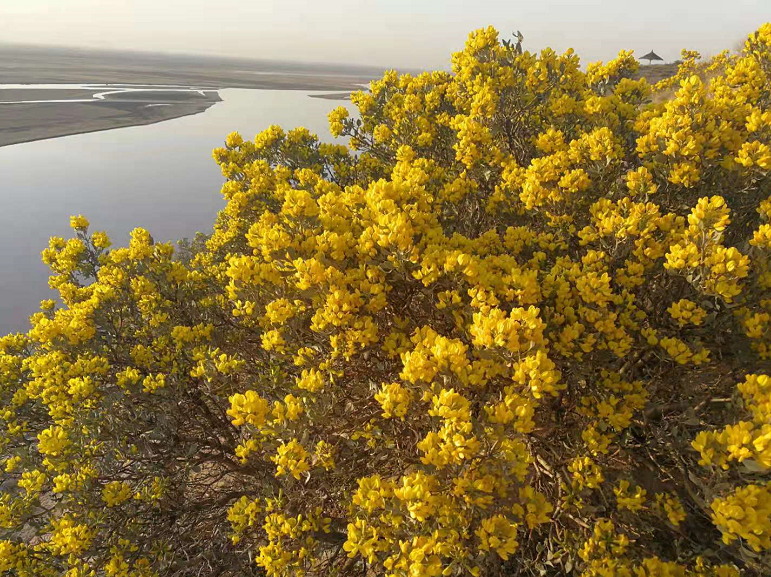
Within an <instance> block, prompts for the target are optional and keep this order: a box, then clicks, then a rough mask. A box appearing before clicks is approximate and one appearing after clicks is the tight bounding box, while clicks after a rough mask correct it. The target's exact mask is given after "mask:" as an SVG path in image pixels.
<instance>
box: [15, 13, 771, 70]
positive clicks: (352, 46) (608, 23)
mask: <svg viewBox="0 0 771 577" xmlns="http://www.w3.org/2000/svg"><path fill="white" fill-rule="evenodd" d="M768 20H771V0H730V1H726V0H641V1H638V2H631V1H628V0H614V1H611V0H506V1H503V0H473V1H464V2H461V1H459V0H377V1H376V0H206V1H201V0H187V1H185V0H0V41H4V42H21V43H32V44H49V45H50V44H54V45H68V46H85V47H98V48H118V49H121V48H129V49H134V50H151V51H173V52H183V53H201V54H218V55H228V56H247V57H254V58H267V59H283V60H304V61H326V62H351V63H359V64H375V65H381V66H393V67H399V66H403V67H416V68H444V67H447V66H448V63H449V54H450V52H452V51H455V50H458V49H459V48H461V47H462V46H463V42H464V40H465V38H466V36H467V34H468V32H469V31H471V30H473V29H475V28H479V27H481V26H486V25H489V24H492V25H493V26H495V27H496V28H498V30H500V31H501V33H502V35H505V36H510V34H511V32H512V31H513V30H517V29H519V30H521V31H522V32H523V34H524V35H525V48H527V49H529V50H535V49H540V48H543V47H545V46H551V47H553V48H555V49H557V50H559V51H562V50H565V49H567V48H569V47H573V48H575V49H576V50H577V51H578V53H579V55H580V56H581V59H582V62H584V63H586V62H590V61H593V60H607V59H608V58H611V57H612V56H613V55H615V54H616V53H617V52H618V51H619V50H620V49H622V48H631V49H634V50H635V52H636V54H637V55H638V56H640V55H642V54H644V53H646V52H648V51H649V50H651V49H653V50H655V51H656V52H657V53H658V54H659V55H660V56H662V57H663V58H664V59H665V60H666V61H671V60H674V59H676V58H677V56H678V54H679V51H680V49H681V48H691V49H696V50H700V51H701V52H702V53H704V54H705V55H706V54H712V53H715V52H719V51H720V50H721V49H723V48H735V47H736V46H737V45H738V44H739V43H740V42H741V40H742V39H743V38H744V37H745V36H746V35H747V33H749V32H751V31H753V30H755V29H756V28H757V27H758V26H759V25H760V24H762V23H763V22H764V21H768Z"/></svg>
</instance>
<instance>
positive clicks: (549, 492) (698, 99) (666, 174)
mask: <svg viewBox="0 0 771 577" xmlns="http://www.w3.org/2000/svg"><path fill="white" fill-rule="evenodd" d="M696 60H697V59H696V55H693V54H690V53H689V55H688V58H687V59H686V60H685V61H684V64H683V67H682V68H681V70H680V73H679V74H678V76H677V77H676V78H675V79H674V80H667V81H665V82H663V83H662V84H661V85H657V86H650V85H649V84H648V83H647V82H646V81H645V80H644V79H639V80H634V79H633V77H634V73H635V72H636V69H637V63H636V61H635V60H634V58H633V57H632V55H631V53H628V52H622V53H621V54H620V55H619V57H618V58H617V59H616V60H614V61H612V62H609V63H607V64H602V63H600V64H591V65H589V66H588V67H587V68H586V71H582V70H581V68H580V67H579V61H578V58H577V57H576V56H575V55H574V54H573V53H572V52H571V51H568V52H566V53H565V54H562V55H558V54H556V53H554V52H553V51H551V50H548V49H547V50H544V51H542V52H541V53H540V54H531V53H528V52H522V51H521V49H520V47H519V45H517V46H512V44H511V43H509V42H503V43H501V42H499V39H498V34H497V32H496V31H495V30H493V29H491V28H489V29H485V30H480V31H477V32H475V33H473V34H471V36H470V37H469V40H468V42H467V44H466V47H465V49H464V50H463V51H461V52H458V53H457V54H455V55H454V56H453V61H452V62H453V69H452V72H451V73H446V72H434V73H424V74H421V75H419V76H410V75H403V76H399V75H397V74H396V73H391V72H389V73H387V74H386V75H385V76H384V77H383V78H382V79H380V80H377V81H374V82H372V84H371V90H370V91H368V92H358V93H355V94H354V95H353V96H352V100H353V103H354V104H355V106H356V107H357V108H358V112H359V117H360V118H359V119H354V118H352V117H351V116H350V115H349V113H348V111H347V110H345V109H344V108H338V109H336V110H334V111H333V112H332V113H331V114H330V124H331V129H332V132H333V134H335V135H337V136H340V135H343V136H346V137H349V138H350V148H352V149H353V150H354V151H356V152H355V153H352V152H351V151H350V149H349V148H347V147H345V146H340V145H333V144H322V143H320V141H319V140H318V138H317V137H316V136H314V135H312V134H310V133H309V132H308V131H307V130H305V129H302V128H299V129H294V130H291V131H289V132H284V131H283V130H281V129H280V128H278V127H271V128H270V129H268V130H266V131H264V132H262V133H261V134H259V135H257V137H256V138H255V140H254V141H244V140H243V139H242V138H241V136H240V135H238V134H235V133H234V134H231V135H230V136H229V137H228V138H227V141H226V146H225V147H223V148H220V149H217V150H215V152H214V157H215V159H216V161H217V162H218V163H219V165H220V166H221V167H222V172H223V175H224V176H225V178H226V182H225V184H224V186H223V189H222V193H223V195H224V197H225V198H226V200H227V206H226V208H225V209H224V210H223V211H222V212H221V213H220V215H219V216H218V218H217V221H216V224H215V227H214V232H213V234H212V235H211V236H210V237H209V238H206V239H205V238H198V239H196V240H195V241H194V242H193V243H192V244H191V245H189V246H187V247H186V249H185V250H184V251H181V252H178V253H176V254H175V251H174V250H173V248H172V247H171V246H170V245H168V244H158V243H154V242H153V239H152V238H151V237H150V235H149V234H148V233H147V232H146V231H144V230H142V229H137V230H135V231H134V232H133V233H132V236H131V241H130V243H129V245H128V247H126V248H115V249H110V244H109V239H107V237H106V235H104V234H103V233H99V232H96V233H93V234H91V233H89V231H88V228H89V223H88V221H87V220H86V219H85V218H83V217H80V216H79V217H75V218H73V220H72V223H71V224H72V227H73V228H74V230H75V233H76V234H75V237H74V238H72V239H70V240H64V239H60V238H53V239H51V243H50V246H49V248H47V249H46V250H45V251H44V252H43V259H44V261H45V262H46V263H47V264H48V265H49V266H50V267H51V270H52V273H53V274H52V276H51V279H50V284H51V286H52V287H53V288H55V289H57V290H58V292H59V294H60V296H61V303H60V306H57V304H56V303H55V302H53V301H49V302H44V303H43V305H42V308H41V311H40V312H38V313H36V314H34V315H33V316H32V319H31V321H32V326H31V329H30V330H29V332H28V333H27V334H15V335H8V336H6V337H4V338H2V339H1V340H0V353H1V354H0V367H1V368H2V370H1V371H0V404H1V405H2V412H0V424H1V425H2V431H3V433H2V440H1V441H0V453H1V454H2V457H3V459H4V460H3V463H2V467H3V469H4V471H5V472H4V474H3V493H2V495H1V496H0V530H2V540H0V571H2V572H3V573H4V574H8V575H18V576H49V575H50V576H54V575H66V576H68V577H86V576H102V575H105V576H109V577H150V576H154V575H158V576H168V575H171V576H183V575H184V576H187V575H230V576H243V575H263V574H266V575H269V576H277V577H278V576H290V575H292V576H294V575H298V576H299V575H309V576H310V575H389V576H395V577H396V576H398V577H402V576H404V577H406V576H410V577H423V576H426V577H431V576H438V575H444V576H453V575H454V576H460V575H475V576H479V575H558V574H567V573H573V574H581V575H585V576H587V577H589V576H610V575H614V576H615V575H618V576H630V577H632V576H634V577H645V576H654V575H656V576H659V575H662V576H663V575H672V576H700V577H705V576H719V577H730V576H736V575H739V574H740V573H741V572H743V573H744V574H747V575H767V574H768V571H769V561H770V557H769V549H771V372H770V370H771V366H769V358H770V357H771V253H769V250H770V249H771V222H769V219H770V218H771V94H770V91H771V24H766V25H764V26H763V27H761V28H760V29H759V30H758V32H756V33H754V34H753V35H751V36H750V38H749V39H748V41H747V43H746V46H745V48H744V51H743V52H742V53H740V54H737V55H734V56H730V55H727V54H723V55H721V56H720V57H719V59H717V60H715V61H712V62H711V63H708V64H707V65H700V64H698V63H697V62H696ZM707 72H709V74H707ZM707 78H709V79H707ZM673 86H674V87H675V90H674V92H673V94H672V96H671V97H670V98H653V97H654V96H656V95H657V93H658V94H659V95H660V94H661V91H663V90H670V89H671V88H672V87H673Z"/></svg>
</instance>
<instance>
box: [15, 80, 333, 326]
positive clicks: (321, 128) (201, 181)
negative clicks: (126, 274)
mask: <svg viewBox="0 0 771 577" xmlns="http://www.w3.org/2000/svg"><path fill="white" fill-rule="evenodd" d="M220 95H221V97H222V99H223V101H222V102H220V103H217V104H215V105H214V106H212V107H211V108H209V109H208V110H207V111H206V112H204V113H202V114H198V115H195V116H187V117H184V118H178V119H175V120H168V121H165V122H161V123H158V124H151V125H147V126H136V127H131V128H119V129H115V130H109V131H105V132H96V133H92V134H81V135H75V136H65V137H62V138H55V139H51V140H42V141H37V142H29V143H24V144H16V145H12V146H6V147H2V148H0V202H2V210H0V246H2V250H0V270H2V273H0V334H5V333H6V332H8V331H14V330H26V328H28V326H29V323H28V318H29V315H30V314H31V313H33V312H35V311H36V310H37V309H38V304H39V301H40V300H42V299H46V298H53V295H54V293H53V292H52V291H50V290H49V289H48V286H47V282H46V280H47V276H48V271H47V269H46V267H45V266H44V265H43V264H42V263H41V262H40V251H41V250H42V249H43V248H44V247H45V246H46V245H47V243H48V237H49V236H52V235H57V236H64V237H68V236H69V235H70V230H69V216H70V215H71V214H80V213H82V214H83V215H84V216H86V217H88V218H89V220H90V221H91V225H92V230H105V231H107V233H108V234H109V235H110V237H111V238H112V239H113V243H114V244H115V245H123V244H125V243H126V241H127V239H128V233H129V231H130V230H131V229H133V228H134V227H136V226H142V227H144V228H146V229H148V230H149V231H150V233H151V234H152V235H153V237H154V238H155V239H156V240H173V239H179V238H183V237H190V236H192V235H193V234H194V233H195V232H196V231H199V230H200V231H210V230H211V225H212V223H213V221H214V217H215V215H216V213H217V211H218V210H219V209H220V208H222V206H223V201H222V197H221V196H220V194H219V188H220V186H221V184H222V175H221V174H220V171H219V167H217V165H216V164H215V163H214V161H213V160H212V158H211V150H212V149H213V148H215V147H217V146H221V145H222V142H223V140H224V138H225V136H226V135H227V134H228V133H229V132H231V131H233V130H238V131H240V132H241V134H242V135H244V137H249V138H251V137H253V136H254V134H256V133H257V132H259V131H261V130H263V129H265V128H267V127H268V126H270V125H271V124H279V125H281V126H283V127H284V128H291V127H294V126H306V127H307V128H308V129H310V130H311V131H312V132H316V133H317V134H320V135H325V136H324V138H326V139H329V138H330V137H329V131H328V128H327V122H326V114H327V112H328V111H329V110H331V109H332V108H334V107H335V106H337V105H339V104H340V103H338V102H331V101H329V100H324V99H319V98H310V97H309V96H308V94H307V93H306V92H300V91H291V90H241V89H225V90H221V91H220Z"/></svg>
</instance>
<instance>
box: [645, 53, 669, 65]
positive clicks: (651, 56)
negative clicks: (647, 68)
mask: <svg viewBox="0 0 771 577" xmlns="http://www.w3.org/2000/svg"><path fill="white" fill-rule="evenodd" d="M640 60H647V61H648V64H651V63H652V62H653V61H654V60H660V61H661V62H664V59H663V58H662V57H661V56H659V55H658V54H656V53H655V52H654V51H653V50H651V51H650V52H648V54H646V55H645V56H640Z"/></svg>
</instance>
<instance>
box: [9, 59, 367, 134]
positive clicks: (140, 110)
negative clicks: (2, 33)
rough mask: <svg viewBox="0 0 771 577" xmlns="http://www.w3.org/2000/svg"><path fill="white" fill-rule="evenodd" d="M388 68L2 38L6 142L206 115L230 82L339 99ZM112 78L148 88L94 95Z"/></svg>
mask: <svg viewBox="0 0 771 577" xmlns="http://www.w3.org/2000/svg"><path fill="white" fill-rule="evenodd" d="M381 72H382V71H380V70H379V69H376V68H366V67H354V66H345V65H336V64H335V65H329V64H303V63H291V62H277V61H267V60H265V61H263V60H248V59H235V58H210V57H201V56H179V55H168V54H150V53H132V52H111V51H94V50H79V49H65V48H49V47H34V46H8V45H6V46H3V45H0V78H2V81H3V83H5V85H6V86H11V85H13V87H12V88H8V89H4V90H0V146H7V145H11V144H19V143H23V142H31V141H35V140H43V139H47V138H56V137H60V136H68V135H73V134H83V133H88V132H98V131H102V130H111V129H114V128H123V127H128V126H138V125H146V124H154V123H157V122H163V121H165V120H171V119H173V118H180V117H183V116H189V115H192V114H199V113H201V112H204V111H205V110H207V109H209V108H210V107H211V106H214V105H215V104H216V103H217V102H219V101H220V97H219V94H218V92H217V91H218V90H220V89H224V88H253V89H263V90H300V91H327V90H328V91H330V94H329V95H325V96H324V97H326V98H334V99H339V98H344V97H345V96H346V95H347V94H349V93H350V92H351V91H354V90H358V89H360V88H361V85H362V84H365V83H367V82H368V81H369V80H370V79H371V78H374V77H376V76H378V75H379V74H380V73H381ZM89 84H94V85H96V84H98V85H99V88H96V87H92V86H87V85H89ZM35 85H50V86H47V87H46V88H45V89H44V90H41V89H37V88H35ZM57 85H61V86H63V87H64V86H68V85H69V87H68V88H61V89H59V88H56V86H57ZM106 85H116V87H132V88H131V90H136V89H137V88H145V89H147V90H143V91H142V92H128V91H127V92H120V90H118V93H117V94H110V95H108V96H105V97H104V98H103V99H100V100H98V101H97V100H94V95H95V94H97V93H98V92H99V91H101V92H104V91H105V90H108V89H109V88H110V87H109V86H106ZM163 87H169V88H170V89H169V90H168V91H164V90H163ZM171 87H174V88H171ZM198 87H200V88H201V91H200V92H199V91H198ZM180 89H181V90H180ZM333 91H339V92H335V93H334V94H331V93H332V92H333Z"/></svg>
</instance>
